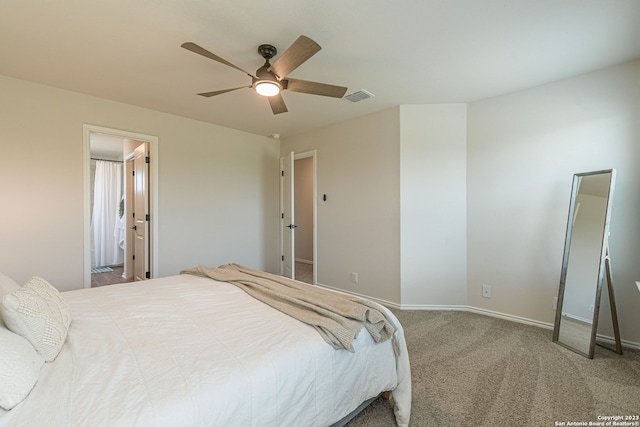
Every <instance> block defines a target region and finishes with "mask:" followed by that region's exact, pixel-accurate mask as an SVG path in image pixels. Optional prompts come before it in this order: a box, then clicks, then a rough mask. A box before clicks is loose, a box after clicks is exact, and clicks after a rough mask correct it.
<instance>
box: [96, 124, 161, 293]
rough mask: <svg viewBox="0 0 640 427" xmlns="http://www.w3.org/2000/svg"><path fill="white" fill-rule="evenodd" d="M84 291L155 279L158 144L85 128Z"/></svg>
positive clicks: (147, 138)
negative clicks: (155, 153) (154, 153)
mask: <svg viewBox="0 0 640 427" xmlns="http://www.w3.org/2000/svg"><path fill="white" fill-rule="evenodd" d="M84 134H85V135H84V140H85V141H84V142H85V203H84V204H85V224H84V230H85V238H84V240H85V242H84V247H85V250H84V257H85V260H84V268H85V271H84V287H85V288H87V287H96V286H103V285H109V284H114V283H126V282H132V281H136V280H145V279H147V278H151V277H153V276H156V275H157V272H156V270H157V263H156V262H155V256H156V254H157V250H155V246H156V245H157V238H156V235H157V218H156V217H157V214H156V212H157V202H156V200H157V197H156V195H157V186H156V185H155V183H156V182H157V179H156V176H157V168H156V167H153V166H154V165H155V161H152V158H154V159H155V156H153V155H152V153H153V152H155V147H156V142H157V139H156V138H155V137H152V136H149V135H141V134H135V133H131V132H126V131H119V130H116V129H108V128H100V127H96V126H90V125H85V126H84Z"/></svg>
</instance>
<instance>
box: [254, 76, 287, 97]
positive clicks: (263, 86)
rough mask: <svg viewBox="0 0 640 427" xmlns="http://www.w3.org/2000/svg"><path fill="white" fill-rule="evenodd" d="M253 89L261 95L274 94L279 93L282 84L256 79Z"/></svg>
mask: <svg viewBox="0 0 640 427" xmlns="http://www.w3.org/2000/svg"><path fill="white" fill-rule="evenodd" d="M254 89H255V90H256V92H258V94H259V95H262V96H274V95H277V94H279V93H280V91H281V90H282V86H281V85H280V84H278V83H277V82H274V81H272V80H258V81H257V82H256V84H255V85H254Z"/></svg>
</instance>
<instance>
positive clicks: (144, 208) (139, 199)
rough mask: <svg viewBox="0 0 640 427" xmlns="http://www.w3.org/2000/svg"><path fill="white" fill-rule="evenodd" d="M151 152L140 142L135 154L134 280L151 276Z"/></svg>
mask: <svg viewBox="0 0 640 427" xmlns="http://www.w3.org/2000/svg"><path fill="white" fill-rule="evenodd" d="M148 159H149V152H148V148H147V144H140V145H139V146H138V147H137V148H136V149H135V151H134V156H133V222H134V228H133V230H134V233H133V274H134V280H136V281H137V280H146V279H149V278H151V269H150V268H149V267H150V266H149V252H150V250H149V221H150V217H149V163H148V162H149V160H148Z"/></svg>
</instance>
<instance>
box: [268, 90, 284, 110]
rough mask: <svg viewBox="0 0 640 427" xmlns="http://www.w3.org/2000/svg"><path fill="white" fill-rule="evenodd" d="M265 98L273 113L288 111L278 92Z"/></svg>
mask: <svg viewBox="0 0 640 427" xmlns="http://www.w3.org/2000/svg"><path fill="white" fill-rule="evenodd" d="M267 99H268V100H269V105H271V111H273V114H280V113H286V112H287V111H289V110H287V106H286V105H285V103H284V99H283V98H282V94H280V93H279V94H277V95H273V96H269V97H267Z"/></svg>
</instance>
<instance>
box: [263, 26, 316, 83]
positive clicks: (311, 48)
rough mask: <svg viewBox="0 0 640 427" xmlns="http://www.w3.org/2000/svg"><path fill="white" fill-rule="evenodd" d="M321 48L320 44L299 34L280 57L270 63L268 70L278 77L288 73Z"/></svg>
mask: <svg viewBox="0 0 640 427" xmlns="http://www.w3.org/2000/svg"><path fill="white" fill-rule="evenodd" d="M320 49H322V48H321V47H320V45H319V44H318V43H316V42H314V41H313V40H311V39H310V38H309V37H307V36H300V37H298V38H297V39H296V41H295V42H293V44H292V45H291V46H289V48H288V49H287V50H285V51H284V53H283V54H282V55H280V57H278V59H277V60H276V61H275V62H274V63H273V65H271V67H270V68H269V71H273V72H274V73H275V74H276V75H277V76H278V77H279V78H280V79H283V78H285V77H287V76H288V75H289V73H290V72H292V71H293V70H295V69H296V68H298V67H299V66H300V65H301V64H302V63H304V62H305V61H306V60H307V59H309V58H311V57H312V56H313V55H315V54H316V53H318V52H319V51H320Z"/></svg>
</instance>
